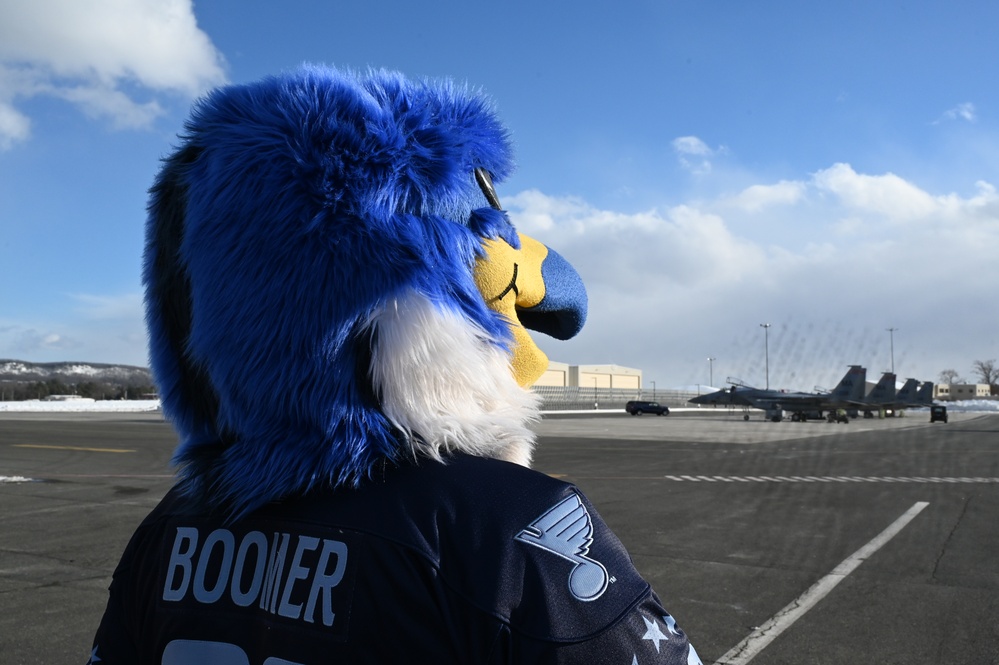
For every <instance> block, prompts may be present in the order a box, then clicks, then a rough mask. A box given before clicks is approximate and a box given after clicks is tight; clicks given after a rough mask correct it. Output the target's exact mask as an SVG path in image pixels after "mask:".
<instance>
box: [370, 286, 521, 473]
mask: <svg viewBox="0 0 999 665" xmlns="http://www.w3.org/2000/svg"><path fill="white" fill-rule="evenodd" d="M369 325H370V326H371V327H372V328H373V329H374V330H375V331H376V334H375V339H376V340H377V341H376V342H375V345H374V348H373V349H372V352H373V353H372V359H371V380H372V384H373V387H374V389H375V392H376V394H378V395H380V397H381V405H382V411H383V412H384V414H385V416H386V417H387V418H388V419H389V421H390V422H391V423H392V424H393V425H394V426H395V427H397V428H399V429H400V430H401V431H402V432H403V433H404V434H406V436H407V437H408V439H409V441H410V445H411V447H412V452H413V453H414V454H415V455H418V456H426V457H430V458H433V459H436V460H440V459H441V457H442V455H444V454H447V453H451V452H464V453H468V454H471V455H478V456H481V457H492V458H496V459H502V460H506V461H509V462H515V463H517V464H521V465H523V466H530V463H531V455H532V453H533V450H534V439H535V436H534V433H533V432H532V431H531V430H530V429H529V428H528V425H529V424H530V423H532V422H534V421H536V420H537V419H538V417H539V415H538V404H539V399H538V398H537V396H535V395H534V393H532V392H531V391H530V390H525V389H524V388H522V387H520V386H519V385H518V384H517V382H516V380H515V379H514V377H513V373H512V372H511V370H510V356H509V354H508V353H507V352H505V351H504V350H503V349H502V348H499V347H498V346H497V345H496V344H495V342H494V341H493V340H492V339H490V338H489V336H488V335H487V334H486V332H485V331H484V330H482V328H480V327H479V326H477V325H475V324H474V323H472V322H471V321H469V320H468V319H467V318H465V317H464V316H462V315H461V314H460V313H458V312H455V311H453V310H451V309H450V308H448V307H447V306H446V305H435V304H434V303H432V302H430V301H429V300H428V299H427V298H426V297H425V296H423V295H422V294H419V293H417V292H415V291H410V292H409V293H408V294H407V295H405V296H403V297H401V298H397V299H394V300H391V301H389V302H388V304H386V306H385V307H384V308H382V309H381V310H380V311H378V312H376V313H375V314H374V315H373V316H372V317H371V319H370V321H369Z"/></svg>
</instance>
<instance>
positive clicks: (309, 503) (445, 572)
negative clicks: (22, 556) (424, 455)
mask: <svg viewBox="0 0 999 665" xmlns="http://www.w3.org/2000/svg"><path fill="white" fill-rule="evenodd" d="M90 662H91V663H100V664H101V665H119V664H122V665H124V664H132V663H143V664H149V665H153V664H160V665H181V664H183V665H197V664H199V663H212V664H213V665H237V664H239V665H296V664H302V665H306V664H312V663H402V662H409V663H489V664H492V663H497V664H498V663H614V664H621V665H632V664H635V663H640V664H645V663H671V664H677V665H679V664H683V665H687V664H688V663H697V664H699V663H700V660H698V658H697V655H696V653H695V651H694V649H693V648H692V647H691V646H690V645H689V644H688V641H687V638H686V635H685V634H684V633H683V631H681V630H680V629H679V627H677V625H676V623H675V622H674V621H673V619H672V617H670V615H669V614H667V613H666V611H665V610H664V609H663V608H662V606H661V604H660V602H659V599H658V598H657V597H656V595H655V594H654V593H653V591H652V590H651V589H650V588H649V585H648V584H647V583H646V582H645V581H644V580H643V579H642V578H641V577H640V576H639V574H638V572H637V571H636V570H635V568H634V566H633V565H632V562H631V558H630V557H629V555H628V553H627V552H626V551H625V549H624V547H623V546H622V544H621V543H620V541H619V540H618V539H617V538H616V537H615V536H614V534H613V533H611V531H610V530H609V529H608V528H607V526H606V525H605V524H604V522H603V521H602V520H601V519H600V517H599V515H597V513H596V511H595V510H594V509H593V507H592V506H591V505H590V504H589V502H588V501H587V500H586V498H585V497H584V496H583V495H582V494H581V493H580V491H579V490H578V489H577V488H575V487H574V486H572V485H569V484H567V483H564V482H561V481H559V480H556V479H553V478H550V477H548V476H545V475H543V474H540V473H537V472H534V471H531V470H529V469H525V468H522V467H519V466H516V465H513V464H508V463H505V462H499V461H495V460H489V459H483V458H476V457H471V456H466V455H459V456H455V457H453V458H451V459H449V460H448V462H447V464H439V463H436V462H430V461H423V462H421V463H420V464H419V465H417V464H413V465H401V466H392V465H386V467H385V469H384V470H383V472H382V473H380V474H379V476H378V477H377V478H373V479H372V480H370V481H369V482H366V483H365V484H363V485H362V486H361V487H358V488H340V489H337V490H329V491H324V492H315V493H312V494H310V495H308V496H305V497H301V498H296V499H293V500H288V501H285V502H280V503H275V504H272V505H269V506H267V507H265V508H263V509H261V510H258V511H256V512H255V513H253V514H252V515H251V516H250V517H248V518H246V519H243V520H240V521H239V522H236V523H234V524H226V523H225V522H224V521H223V520H221V519H219V518H218V517H213V516H211V515H208V514H204V513H202V512H199V511H198V510H197V509H196V507H195V506H193V505H192V504H191V502H190V501H189V500H188V499H186V498H185V497H184V495H183V494H181V493H180V492H178V491H177V490H176V489H174V490H172V491H171V492H170V493H169V494H168V495H167V496H166V497H165V498H164V499H163V501H162V502H161V503H160V505H159V506H158V507H157V508H156V509H155V510H154V511H153V512H152V513H151V514H150V515H149V517H147V518H146V520H145V521H144V522H143V523H142V525H141V526H140V527H139V528H138V530H137V531H136V533H135V535H134V536H133V537H132V540H131V542H130V543H129V545H128V547H127V549H126V550H125V553H124V555H123V556H122V559H121V562H120V564H119V565H118V568H117V570H116V571H115V573H114V579H113V581H112V583H111V588H110V598H109V601H108V605H107V609H106V611H105V614H104V618H103V620H102V621H101V624H100V627H99V629H98V631H97V635H96V637H95V640H94V644H93V650H92V652H91V660H90Z"/></svg>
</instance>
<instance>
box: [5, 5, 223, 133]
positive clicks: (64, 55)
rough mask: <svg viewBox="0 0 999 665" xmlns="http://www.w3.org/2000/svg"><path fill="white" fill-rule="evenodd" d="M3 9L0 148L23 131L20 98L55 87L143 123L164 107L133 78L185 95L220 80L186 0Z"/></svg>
mask: <svg viewBox="0 0 999 665" xmlns="http://www.w3.org/2000/svg"><path fill="white" fill-rule="evenodd" d="M2 12H3V21H0V148H2V147H4V146H7V147H9V146H10V145H11V144H13V143H14V142H16V141H23V140H25V139H26V138H27V136H28V132H27V119H26V118H25V117H24V116H23V114H21V113H19V112H18V111H17V110H16V109H15V106H14V105H15V102H16V101H17V100H20V99H27V98H30V97H34V96H37V95H51V96H55V97H59V98H62V99H66V100H67V101H70V102H72V103H74V104H77V105H78V106H80V107H81V108H82V109H83V110H84V111H85V112H86V113H87V114H88V115H91V116H97V117H104V118H108V119H110V120H111V121H112V123H113V124H114V125H115V126H118V127H143V126H148V124H149V123H150V122H151V121H152V120H153V119H154V118H155V117H156V116H157V115H159V113H160V107H159V105H158V104H157V102H156V101H155V100H151V99H147V100H142V99H138V98H137V95H136V92H135V90H136V87H138V88H140V89H144V91H145V94H148V95H156V94H162V93H169V94H180V95H184V96H188V97H190V96H194V95H196V94H198V93H199V92H202V91H204V90H205V89H207V88H208V87H211V86H213V85H217V84H219V83H221V82H223V81H224V80H225V73H224V61H223V58H222V56H221V55H220V54H219V53H218V51H217V50H216V49H215V48H214V46H213V45H212V43H211V41H210V39H209V38H208V36H207V35H206V34H205V33H204V32H202V31H201V30H200V29H199V28H198V26H197V23H196V21H195V17H194V12H193V7H192V3H191V0H93V1H91V2H78V1H77V0H33V1H32V2H19V1H18V0H5V1H4V2H3V3H2Z"/></svg>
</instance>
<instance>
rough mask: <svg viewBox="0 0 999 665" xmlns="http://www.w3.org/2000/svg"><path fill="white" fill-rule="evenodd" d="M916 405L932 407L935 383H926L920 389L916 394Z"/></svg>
mask: <svg viewBox="0 0 999 665" xmlns="http://www.w3.org/2000/svg"><path fill="white" fill-rule="evenodd" d="M916 404H918V405H920V406H930V405H931V404H933V382H932V381H926V382H924V383H923V385H921V386H920V387H919V392H917V393H916Z"/></svg>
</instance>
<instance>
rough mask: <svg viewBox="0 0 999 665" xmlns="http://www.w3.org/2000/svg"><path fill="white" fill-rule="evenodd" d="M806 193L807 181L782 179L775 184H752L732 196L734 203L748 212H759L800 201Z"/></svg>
mask: <svg viewBox="0 0 999 665" xmlns="http://www.w3.org/2000/svg"><path fill="white" fill-rule="evenodd" d="M804 195H805V183H803V182H791V181H789V180H781V181H780V182H778V183H776V184H773V185H752V186H750V187H747V188H746V189H744V190H742V191H741V192H739V194H737V195H736V196H734V197H732V199H731V201H730V202H731V203H732V205H734V206H736V207H738V208H742V209H743V210H745V211H747V212H758V211H760V210H762V209H763V208H769V207H771V206H787V205H793V204H795V203H797V202H799V201H800V200H801V199H802V197H803V196H804Z"/></svg>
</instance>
